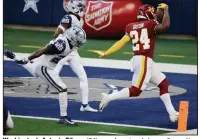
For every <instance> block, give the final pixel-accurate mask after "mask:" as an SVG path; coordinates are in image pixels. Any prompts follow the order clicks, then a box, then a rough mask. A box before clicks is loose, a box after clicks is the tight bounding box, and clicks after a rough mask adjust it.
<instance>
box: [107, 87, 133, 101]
mask: <svg viewBox="0 0 200 139" xmlns="http://www.w3.org/2000/svg"><path fill="white" fill-rule="evenodd" d="M128 97H130V93H129V88H124V89H122V90H121V91H117V92H113V93H112V94H109V95H108V101H112V100H116V99H123V98H128Z"/></svg>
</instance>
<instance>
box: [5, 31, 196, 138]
mask: <svg viewBox="0 0 200 139" xmlns="http://www.w3.org/2000/svg"><path fill="white" fill-rule="evenodd" d="M51 38H52V32H44V31H30V30H20V29H7V28H6V29H4V48H7V49H9V50H12V51H14V52H21V53H31V52H33V51H35V50H36V49H38V48H40V47H42V46H44V45H45V44H46V43H48V42H49V40H50V39H51ZM115 41H116V40H97V39H88V40H87V44H86V45H85V48H84V49H81V50H80V51H79V53H80V55H81V56H82V57H86V58H97V57H98V55H97V54H95V53H92V52H91V50H102V51H104V50H106V49H107V48H109V47H110V46H112V44H113V43H114V42H115ZM131 57H132V47H131V43H129V44H127V46H125V47H124V48H122V49H121V50H120V51H119V52H118V53H116V54H113V55H112V56H109V57H107V58H108V59H117V60H129V59H130V58H131ZM155 61H156V62H161V63H176V64H192V65H197V40H171V39H157V41H156V50H155ZM85 70H86V72H87V75H88V77H89V78H93V79H95V78H96V79H102V82H104V80H103V79H109V80H121V81H124V82H127V81H131V78H132V73H130V71H129V70H120V69H112V68H95V67H87V66H86V67H85ZM66 71H67V72H66ZM61 76H63V77H76V76H75V74H74V73H73V72H72V70H71V69H70V68H69V66H65V68H64V69H63V70H62V72H61ZM166 76H167V78H168V80H169V83H170V84H171V85H175V86H178V87H182V88H184V89H186V90H187V93H184V94H179V95H176V96H172V102H173V104H174V106H175V108H176V109H178V107H179V102H180V101H184V100H185V101H189V102H190V104H189V120H188V129H196V128H197V119H198V118H197V95H198V94H197V75H192V74H179V73H166ZM4 77H6V78H7V77H8V78H9V77H11V78H13V77H16V78H15V79H17V80H18V79H20V78H21V77H30V74H29V73H28V72H27V71H26V70H25V69H23V68H22V67H21V66H19V65H17V64H15V63H14V62H12V61H4ZM100 89H101V88H100ZM11 90H13V88H11ZM18 90H19V91H15V90H13V91H12V92H14V93H16V94H20V93H19V92H20V87H18ZM93 91H94V90H93ZM8 93H9V92H7V93H6V91H4V96H5V97H4V101H6V103H7V104H8V107H9V109H10V111H11V113H12V114H13V115H21V116H30V117H26V118H25V117H23V118H22V117H14V122H15V128H14V129H13V130H11V131H10V132H9V134H12V135H13V134H18V135H19V134H26V135H27V134H68V135H69V134H111V135H114V134H116V135H117V134H128V135H137V134H140V135H147V134H154V135H155V134H163V133H166V132H170V131H174V130H176V128H177V123H171V122H170V121H169V117H168V115H167V112H166V110H165V108H164V106H163V104H162V102H161V101H160V99H158V98H141V99H134V100H118V101H114V102H111V103H110V105H109V106H108V107H107V108H106V109H105V111H103V112H102V113H85V112H80V111H79V108H80V105H81V103H80V101H79V100H77V99H75V100H74V99H73V100H70V101H69V108H68V111H69V115H70V116H71V117H72V119H75V120H78V121H79V122H78V126H77V127H67V126H60V125H58V124H57V123H56V121H55V120H56V119H57V118H59V109H58V100H57V99H55V98H48V97H45V98H42V97H41V98H34V97H11V96H12V94H9V95H8ZM35 93H36V91H35ZM90 93H92V91H90ZM96 93H97V92H96ZM27 94H28V93H27ZM45 95H46V94H45ZM72 95H73V94H70V95H69V96H72ZM99 95H100V94H99ZM98 104H99V101H98V100H95V101H92V102H90V105H91V106H93V107H95V108H98ZM33 116H36V117H40V119H35V118H34V119H33ZM30 118H31V119H30ZM41 118H43V119H41ZM44 118H48V119H44ZM52 118H53V120H52ZM83 120H84V121H95V122H103V123H104V124H103V125H102V124H94V123H85V124H83ZM113 123H115V124H120V125H122V124H123V125H124V124H126V126H123V128H122V126H119V125H117V126H113V125H111V124H113ZM105 124H106V125H105ZM127 124H128V125H127ZM135 126H140V128H138V127H135ZM141 126H145V127H146V128H141ZM47 127H48V128H47ZM150 127H153V128H150ZM155 127H157V128H162V129H160V130H158V129H157V128H155Z"/></svg>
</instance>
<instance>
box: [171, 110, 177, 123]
mask: <svg viewBox="0 0 200 139" xmlns="http://www.w3.org/2000/svg"><path fill="white" fill-rule="evenodd" d="M178 117H179V113H178V112H175V113H174V114H173V115H169V118H170V120H171V122H176V121H177V120H178Z"/></svg>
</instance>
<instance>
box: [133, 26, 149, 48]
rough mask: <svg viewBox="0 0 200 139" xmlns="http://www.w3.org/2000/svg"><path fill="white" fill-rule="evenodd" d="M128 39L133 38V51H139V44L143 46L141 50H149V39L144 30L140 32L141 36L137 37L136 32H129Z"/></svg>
mask: <svg viewBox="0 0 200 139" xmlns="http://www.w3.org/2000/svg"><path fill="white" fill-rule="evenodd" d="M130 37H131V38H133V39H132V43H133V51H140V45H139V42H140V43H141V44H143V49H149V48H150V45H149V43H150V39H149V36H148V31H147V29H146V28H144V29H142V30H141V35H140V36H139V33H138V31H137V30H133V31H131V32H130Z"/></svg>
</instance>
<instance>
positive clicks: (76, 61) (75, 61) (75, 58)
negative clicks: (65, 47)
mask: <svg viewBox="0 0 200 139" xmlns="http://www.w3.org/2000/svg"><path fill="white" fill-rule="evenodd" d="M69 57H70V59H69V65H70V67H71V69H72V70H73V72H74V73H75V74H76V75H77V76H78V78H79V81H80V89H81V93H82V105H81V108H80V110H81V111H89V112H97V111H98V110H96V109H93V108H91V107H90V106H89V104H88V97H89V89H88V80H87V74H86V72H85V70H84V67H83V66H82V64H81V60H80V56H79V54H78V53H77V52H76V53H73V54H70V55H69Z"/></svg>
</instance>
